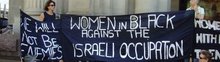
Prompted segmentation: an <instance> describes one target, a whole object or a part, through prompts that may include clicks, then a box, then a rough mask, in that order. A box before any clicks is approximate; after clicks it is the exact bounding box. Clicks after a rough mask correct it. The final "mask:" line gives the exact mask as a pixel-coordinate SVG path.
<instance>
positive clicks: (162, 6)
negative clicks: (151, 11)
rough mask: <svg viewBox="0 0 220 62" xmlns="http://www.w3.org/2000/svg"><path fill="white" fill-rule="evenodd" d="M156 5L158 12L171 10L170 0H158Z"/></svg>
mask: <svg viewBox="0 0 220 62" xmlns="http://www.w3.org/2000/svg"><path fill="white" fill-rule="evenodd" d="M158 5H159V6H158V11H159V12H167V11H171V0H159V1H158Z"/></svg>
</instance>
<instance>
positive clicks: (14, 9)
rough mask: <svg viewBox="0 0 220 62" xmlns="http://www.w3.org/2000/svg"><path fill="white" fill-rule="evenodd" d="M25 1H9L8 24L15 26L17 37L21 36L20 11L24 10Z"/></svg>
mask: <svg viewBox="0 0 220 62" xmlns="http://www.w3.org/2000/svg"><path fill="white" fill-rule="evenodd" d="M23 3H24V1H23V0H9V13H8V22H9V24H10V25H13V32H14V33H15V35H18V37H19V34H20V9H22V6H23Z"/></svg>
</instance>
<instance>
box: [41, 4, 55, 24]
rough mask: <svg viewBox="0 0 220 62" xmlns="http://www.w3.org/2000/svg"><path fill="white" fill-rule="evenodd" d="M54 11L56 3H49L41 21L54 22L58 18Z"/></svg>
mask: <svg viewBox="0 0 220 62" xmlns="http://www.w3.org/2000/svg"><path fill="white" fill-rule="evenodd" d="M54 9H55V2H54V1H52V0H49V1H47V3H46V4H45V7H44V10H45V12H44V13H42V14H41V15H40V17H39V18H40V21H42V22H50V21H54V20H55V17H56V15H55V13H54Z"/></svg>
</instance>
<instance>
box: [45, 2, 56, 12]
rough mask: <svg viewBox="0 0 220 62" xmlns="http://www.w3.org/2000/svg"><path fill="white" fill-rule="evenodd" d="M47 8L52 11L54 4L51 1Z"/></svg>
mask: <svg viewBox="0 0 220 62" xmlns="http://www.w3.org/2000/svg"><path fill="white" fill-rule="evenodd" d="M47 8H48V10H52V11H53V10H54V9H55V4H54V3H52V2H51V3H50V4H49V6H48V7H47Z"/></svg>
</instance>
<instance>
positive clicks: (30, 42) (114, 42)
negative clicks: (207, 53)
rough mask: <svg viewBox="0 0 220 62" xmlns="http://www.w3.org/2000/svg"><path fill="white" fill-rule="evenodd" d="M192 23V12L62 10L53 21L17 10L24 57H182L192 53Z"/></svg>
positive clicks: (153, 59)
mask: <svg viewBox="0 0 220 62" xmlns="http://www.w3.org/2000/svg"><path fill="white" fill-rule="evenodd" d="M193 22H194V12H193V11H179V12H157V13H143V14H133V15H118V16H78V15H68V14H63V15H61V19H60V20H55V21H53V22H38V21H37V20H34V19H33V18H31V17H30V16H28V15H26V14H24V13H23V12H21V51H22V57H26V56H28V55H31V57H36V59H38V60H44V59H45V60H56V59H61V58H62V59H63V60H64V61H65V62H74V61H110V62H112V61H168V62H169V61H180V60H184V59H186V58H189V56H190V54H191V53H192V52H193V49H194V48H193V47H194V41H195V37H194V36H195V35H192V34H194V23H193ZM61 46H62V47H61ZM61 50H62V51H61ZM53 53H54V54H53Z"/></svg>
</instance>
